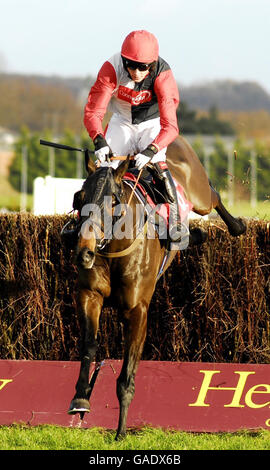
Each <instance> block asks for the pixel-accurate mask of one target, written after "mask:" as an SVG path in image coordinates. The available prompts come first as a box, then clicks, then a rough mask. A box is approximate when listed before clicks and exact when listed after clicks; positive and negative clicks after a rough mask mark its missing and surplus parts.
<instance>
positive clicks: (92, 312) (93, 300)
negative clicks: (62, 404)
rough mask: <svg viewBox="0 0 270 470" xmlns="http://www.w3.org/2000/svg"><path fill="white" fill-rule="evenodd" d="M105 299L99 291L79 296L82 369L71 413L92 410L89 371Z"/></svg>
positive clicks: (82, 291)
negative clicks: (89, 396) (89, 393)
mask: <svg viewBox="0 0 270 470" xmlns="http://www.w3.org/2000/svg"><path fill="white" fill-rule="evenodd" d="M102 305H103V297H102V295H101V294H100V293H99V292H97V291H91V290H89V289H81V290H80V292H79V296H78V307H79V310H80V313H81V314H82V327H83V329H82V348H81V367H80V374H79V378H78V381H77V384H76V394H75V396H74V398H73V400H72V401H71V404H70V408H69V413H70V414H73V413H76V412H78V411H79V412H86V411H89V410H90V405H89V400H88V397H87V394H88V392H89V370H90V364H91V362H93V360H94V358H95V354H96V350H97V346H98V344H97V333H98V327H99V317H100V312H101V308H102Z"/></svg>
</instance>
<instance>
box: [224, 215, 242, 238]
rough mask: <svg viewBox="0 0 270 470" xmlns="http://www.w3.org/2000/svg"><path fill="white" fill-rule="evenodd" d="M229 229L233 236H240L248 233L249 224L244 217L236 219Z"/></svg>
mask: <svg viewBox="0 0 270 470" xmlns="http://www.w3.org/2000/svg"><path fill="white" fill-rule="evenodd" d="M228 230H229V233H230V235H232V237H239V235H243V233H246V231H247V226H246V224H245V222H244V221H243V220H242V219H240V218H238V219H236V223H234V224H233V225H232V226H231V227H228Z"/></svg>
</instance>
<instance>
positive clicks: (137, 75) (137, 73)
mask: <svg viewBox="0 0 270 470" xmlns="http://www.w3.org/2000/svg"><path fill="white" fill-rule="evenodd" d="M128 72H129V75H130V76H131V79H132V80H133V81H134V82H135V83H140V82H142V81H143V80H144V79H145V77H146V76H147V75H148V74H149V70H139V69H135V70H133V69H130V68H129V67H128Z"/></svg>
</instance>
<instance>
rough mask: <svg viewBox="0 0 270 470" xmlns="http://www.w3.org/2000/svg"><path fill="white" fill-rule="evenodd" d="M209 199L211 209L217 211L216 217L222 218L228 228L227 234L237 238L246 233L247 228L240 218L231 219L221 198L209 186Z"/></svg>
mask: <svg viewBox="0 0 270 470" xmlns="http://www.w3.org/2000/svg"><path fill="white" fill-rule="evenodd" d="M210 188H211V199H212V207H213V208H214V209H215V210H216V211H217V213H218V215H219V216H220V217H221V218H222V220H223V221H224V222H225V224H226V225H227V227H228V230H229V233H230V234H231V235H232V236H234V237H237V236H238V235H242V234H243V233H245V232H246V230H247V227H246V224H245V223H244V221H243V220H242V219H241V218H236V217H233V216H232V215H231V214H230V213H229V212H228V211H227V209H226V208H225V206H224V205H223V204H222V201H221V197H220V195H219V194H218V192H217V191H216V190H215V189H214V188H213V187H212V186H211V184H210Z"/></svg>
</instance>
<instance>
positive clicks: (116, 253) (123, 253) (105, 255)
mask: <svg viewBox="0 0 270 470" xmlns="http://www.w3.org/2000/svg"><path fill="white" fill-rule="evenodd" d="M146 233H147V222H145V224H144V227H143V231H142V232H140V233H139V235H138V236H137V237H136V238H135V240H134V241H133V242H132V243H131V245H130V246H129V247H128V248H125V250H122V251H114V252H109V251H108V252H105V253H99V252H97V253H96V256H101V257H103V258H121V257H122V256H127V255H129V254H130V253H132V251H134V250H135V248H136V247H137V246H138V245H139V243H140V242H141V240H143V238H144V235H146Z"/></svg>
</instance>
